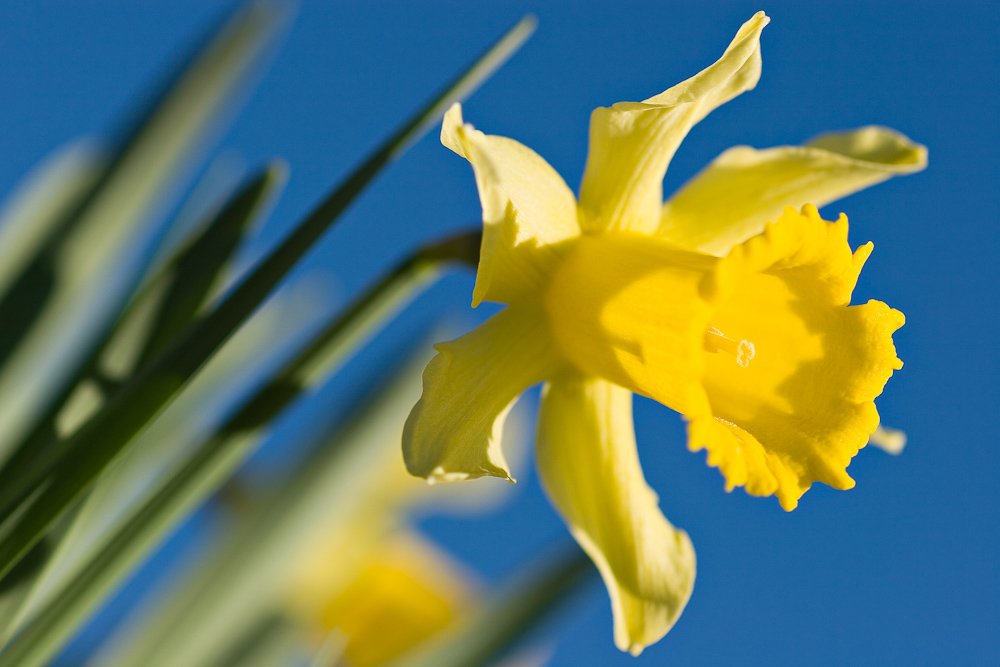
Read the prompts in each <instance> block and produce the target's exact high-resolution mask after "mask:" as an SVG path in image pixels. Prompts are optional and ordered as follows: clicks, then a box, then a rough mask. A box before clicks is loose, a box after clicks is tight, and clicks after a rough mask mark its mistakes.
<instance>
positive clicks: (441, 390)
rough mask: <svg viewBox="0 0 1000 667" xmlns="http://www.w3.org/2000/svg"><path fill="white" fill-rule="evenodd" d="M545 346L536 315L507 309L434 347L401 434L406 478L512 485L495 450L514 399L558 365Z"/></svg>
mask: <svg viewBox="0 0 1000 667" xmlns="http://www.w3.org/2000/svg"><path fill="white" fill-rule="evenodd" d="M549 341H550V338H549V335H548V331H547V330H546V324H545V322H544V318H543V317H542V316H541V315H540V314H538V313H536V312H534V311H530V310H527V309H521V308H516V307H511V308H507V309H506V310H504V311H502V312H500V313H497V314H496V315H494V316H493V317H492V318H490V319H489V320H487V321H486V322H485V323H484V324H483V325H482V326H480V327H479V328H478V329H475V330H474V331H472V332H471V333H468V334H466V335H465V336H462V337H461V338H459V339H457V340H453V341H451V342H450V343H442V344H441V345H437V346H436V348H437V350H438V354H437V355H436V356H435V357H434V358H433V359H431V361H430V363H429V364H427V368H425V369H424V390H423V395H422V396H421V397H420V400H419V401H417V404H416V405H415V406H413V410H412V411H411V412H410V416H409V417H408V418H407V420H406V425H405V426H404V427H403V459H404V460H405V462H406V469H407V470H409V471H410V474H411V475H416V476H417V477H424V478H426V479H427V481H429V482H432V483H433V482H450V481H454V480H460V479H469V478H474V477H482V476H484V475H492V476H494V477H501V478H503V479H506V480H509V481H511V482H513V481H514V480H513V479H511V477H510V472H509V471H508V469H507V461H506V459H505V458H504V455H503V451H502V450H501V448H500V435H501V433H502V431H503V422H504V419H505V418H506V416H507V412H508V411H509V410H510V407H511V405H512V404H513V402H514V399H516V398H517V397H518V395H519V394H520V393H521V392H522V391H524V390H525V389H526V388H527V387H529V386H531V385H533V384H536V383H538V382H541V381H542V380H543V379H545V378H546V377H548V376H549V375H550V374H551V373H552V372H553V370H554V367H555V365H556V364H558V363H559V361H558V356H557V354H556V353H555V352H554V348H553V346H552V344H551V343H550V342H549Z"/></svg>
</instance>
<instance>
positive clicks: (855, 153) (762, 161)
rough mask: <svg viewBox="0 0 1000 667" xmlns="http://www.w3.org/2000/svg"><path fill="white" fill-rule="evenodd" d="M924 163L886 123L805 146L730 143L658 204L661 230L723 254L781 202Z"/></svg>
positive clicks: (830, 194) (798, 201)
mask: <svg viewBox="0 0 1000 667" xmlns="http://www.w3.org/2000/svg"><path fill="white" fill-rule="evenodd" d="M926 166H927V149H926V148H925V147H924V146H921V145H920V144H917V143H914V142H913V141H911V140H910V139H909V138H908V137H906V136H905V135H902V134H900V133H899V132H896V131H895V130H891V129H889V128H887V127H878V126H875V125H871V126H868V127H862V128H859V129H856V130H850V131H848V132H834V133H830V134H824V135H820V136H819V137H816V138H815V139H813V140H811V141H810V142H808V143H807V144H806V145H805V146H778V147H775V148H768V149H765V150H757V149H755V148H751V147H749V146H735V147H733V148H730V149H729V150H727V151H725V152H724V153H722V154H721V155H720V156H719V157H717V158H716V159H715V160H713V161H712V163H711V164H709V165H708V166H707V167H706V168H705V169H704V170H702V172H701V173H699V174H698V175H697V176H695V177H694V178H693V179H691V180H690V181H689V182H688V183H687V184H685V185H684V187H682V188H681V189H680V190H678V191H677V192H676V193H675V194H674V196H673V197H672V198H671V199H670V200H669V201H668V202H667V203H666V205H665V206H664V207H663V213H662V217H661V221H660V229H659V232H658V233H659V235H660V236H663V237H665V238H668V239H670V240H671V241H675V242H677V243H680V244H682V245H685V246H687V247H689V248H694V249H696V250H701V251H702V252H708V253H712V254H714V255H719V256H723V255H725V254H726V253H728V252H729V250H730V249H731V248H732V247H733V246H735V245H737V244H739V243H742V242H743V241H745V240H747V239H748V238H750V237H752V236H755V235H757V234H759V233H760V232H761V231H763V229H764V224H765V223H766V222H768V221H770V220H775V219H777V218H778V217H779V216H780V215H781V212H782V211H783V210H784V209H785V207H787V206H791V207H793V208H796V209H798V208H801V207H802V205H803V204H815V205H816V206H817V207H819V206H824V205H826V204H828V203H830V202H832V201H836V200H837V199H840V198H842V197H846V196H847V195H849V194H852V193H854V192H857V191H858V190H863V189H865V188H867V187H870V186H872V185H876V184H877V183H881V182H882V181H885V180H888V179H890V178H892V177H893V176H901V175H904V174H912V173H914V172H917V171H920V170H922V169H924V168H925V167H926Z"/></svg>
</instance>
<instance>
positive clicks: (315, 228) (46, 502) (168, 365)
mask: <svg viewBox="0 0 1000 667" xmlns="http://www.w3.org/2000/svg"><path fill="white" fill-rule="evenodd" d="M532 29H533V22H532V21H531V20H528V19H526V20H525V21H522V22H521V23H519V24H518V25H517V26H515V28H514V29H513V30H512V31H511V32H510V33H509V34H508V35H507V36H505V37H504V38H502V39H501V40H500V41H499V42H498V43H497V45H495V46H494V47H493V48H492V49H491V50H489V51H487V53H486V54H485V55H484V56H483V57H482V58H480V60H479V61H477V62H476V63H474V64H473V65H472V66H471V67H470V68H468V69H467V70H466V72H465V73H463V74H462V75H460V76H459V77H458V78H457V79H456V80H455V81H454V82H453V83H452V85H450V86H449V87H448V88H447V89H445V90H444V91H443V92H442V93H441V94H439V95H438V96H437V97H436V98H434V99H433V100H432V101H431V102H430V103H428V104H427V105H426V106H425V107H424V108H423V109H422V110H421V111H419V112H418V113H417V114H416V115H415V116H414V117H413V118H411V119H410V120H409V121H408V122H407V123H406V124H405V125H404V126H403V127H402V128H401V129H400V130H399V131H397V132H396V133H395V134H394V135H393V136H392V137H390V138H389V139H388V140H387V141H386V142H385V143H384V144H383V145H382V146H381V147H380V148H379V149H377V150H376V151H375V152H374V154H372V155H371V156H370V157H369V158H368V159H367V160H365V162H364V163H362V165H361V166H359V167H358V168H357V169H356V170H355V171H354V172H353V173H352V174H351V175H350V176H349V177H348V178H347V179H346V180H345V181H344V182H343V183H342V184H341V185H340V186H339V187H338V188H336V189H335V190H334V191H333V193H332V194H330V196H329V197H327V199H326V200H325V201H323V202H322V203H321V204H320V205H319V206H318V207H317V208H316V209H315V210H314V211H313V212H312V214H310V215H309V216H308V217H307V218H306V219H305V220H304V221H302V222H301V223H300V224H299V225H298V226H297V227H296V228H295V229H294V231H293V232H292V233H291V234H290V235H289V236H288V237H287V238H286V239H285V240H284V241H283V242H282V243H281V244H280V245H279V246H278V247H277V248H276V249H275V250H273V251H272V252H271V253H270V254H269V255H268V256H267V257H266V258H265V259H264V260H263V261H261V262H260V263H259V264H258V265H257V266H256V267H255V268H254V269H253V270H252V271H250V272H249V273H248V275H247V276H246V277H245V278H244V279H243V280H242V281H241V282H240V283H239V284H238V285H237V286H236V287H235V288H234V289H233V290H232V291H231V292H230V293H229V294H228V296H227V297H226V298H225V299H223V301H222V302H221V303H219V305H218V306H217V307H216V308H215V309H214V310H212V311H210V312H209V313H207V314H206V315H205V317H203V318H202V319H200V320H198V321H197V322H196V323H195V324H194V325H193V326H192V327H191V328H190V329H188V331H187V333H186V334H185V335H184V336H183V337H182V338H181V339H180V340H179V341H178V342H177V343H176V344H174V345H172V346H171V347H170V348H169V349H167V350H166V351H165V352H164V353H163V354H162V355H160V356H159V357H157V358H156V360H154V361H153V362H152V363H151V364H150V365H149V366H147V367H146V368H145V369H143V370H141V371H140V372H139V373H138V374H137V375H136V376H135V377H134V378H133V379H131V380H130V381H129V382H128V383H127V384H126V386H125V387H124V388H123V390H122V392H121V393H120V394H119V396H117V397H116V398H115V399H114V400H111V401H109V402H108V403H107V404H106V405H105V407H104V408H103V409H102V410H101V411H100V412H98V413H97V414H96V415H95V416H94V417H93V418H92V419H90V420H89V421H88V422H87V423H86V424H85V425H84V426H83V427H82V428H81V429H80V430H79V431H78V432H77V433H76V434H75V435H74V436H72V437H71V438H70V440H69V442H67V453H66V455H65V456H64V457H63V459H62V461H61V462H60V463H59V465H58V467H57V468H56V470H55V471H54V473H53V474H52V475H51V476H50V478H49V479H48V480H47V483H46V484H45V486H44V488H42V489H41V490H40V491H39V493H38V497H37V498H36V499H35V500H34V501H33V502H32V503H31V505H30V506H29V507H27V509H26V510H25V511H24V513H23V515H22V516H20V517H18V519H17V520H16V523H15V524H14V525H13V526H12V528H11V532H10V533H9V534H8V536H7V538H6V539H4V541H3V542H2V543H0V576H2V575H3V574H5V573H6V572H8V571H9V570H10V568H11V567H13V565H14V564H15V563H16V562H17V561H18V559H19V558H20V557H21V556H22V555H23V554H24V553H25V552H26V551H27V550H28V549H29V548H30V547H31V546H32V545H33V544H34V543H35V542H36V541H37V540H38V539H40V538H41V536H42V535H44V533H45V531H46V529H47V528H48V526H49V525H50V524H51V523H52V521H53V520H54V519H55V518H56V517H58V516H59V515H60V514H61V513H62V512H63V511H65V509H66V508H67V507H68V506H69V505H70V504H72V503H73V502H74V500H75V499H76V498H77V497H79V495H80V494H81V493H83V492H84V491H85V490H86V489H87V488H88V487H89V486H90V485H91V484H92V483H93V481H94V480H95V479H96V477H97V476H98V475H99V474H100V473H101V471H102V470H104V468H105V467H106V466H107V465H108V464H109V463H110V462H111V461H112V460H114V458H115V457H116V456H117V455H118V453H119V452H120V451H121V450H122V449H123V448H124V447H125V446H126V445H127V444H128V443H129V441H131V440H132V438H133V437H134V436H135V435H136V434H137V433H138V432H139V431H140V430H141V429H142V428H143V427H144V426H145V425H146V424H147V423H148V422H149V421H150V419H152V418H153V416H154V415H156V414H157V412H159V411H160V410H161V409H162V407H163V405H164V404H166V403H167V402H168V401H169V400H170V398H171V397H172V396H173V395H174V394H175V393H176V392H177V391H178V390H179V389H180V388H181V387H182V386H183V384H184V383H185V382H186V381H187V380H188V379H189V378H191V376H192V375H194V373H195V372H196V371H197V370H198V368H200V367H201V366H202V364H204V363H205V361H206V360H207V359H208V358H209V357H210V356H211V355H212V354H213V353H214V352H215V351H216V350H217V349H218V348H219V347H220V346H221V345H222V343H223V342H224V341H225V340H226V339H227V338H228V337H229V335H230V334H232V332H233V331H235V330H236V329H237V328H238V327H239V326H240V324H242V322H243V321H244V320H246V318H247V317H248V316H249V315H250V314H251V313H252V312H253V311H254V310H255V309H256V308H257V306H258V305H260V303H261V302H262V301H263V300H264V299H265V298H266V297H267V295H268V294H269V293H270V292H271V290H272V289H274V287H275V286H276V285H277V284H278V283H279V282H280V281H281V280H282V278H284V276H285V275H286V274H287V273H288V271H289V270H291V268H292V267H294V266H295V264H296V263H297V262H298V260H299V259H301V257H302V256H303V255H304V254H305V253H306V252H307V251H308V250H309V249H310V248H311V247H312V245H313V244H314V243H315V242H316V241H317V240H318V239H319V238H320V236H321V235H322V234H323V232H325V231H326V230H327V229H328V228H329V227H330V226H331V225H332V223H333V222H334V220H335V219H336V218H337V217H338V216H339V214H340V213H342V212H343V211H344V209H345V208H346V207H347V206H348V204H349V203H350V202H351V201H352V200H353V199H354V197H356V196H357V195H358V194H359V193H360V192H361V190H362V189H364V187H365V186H366V185H367V184H368V183H369V182H370V181H371V180H372V179H373V178H374V177H375V175H376V174H377V173H378V172H379V171H380V170H381V168H382V167H383V166H385V165H386V164H387V163H388V162H389V161H390V160H391V159H392V158H394V157H396V156H397V155H398V154H399V152H400V151H401V150H402V149H403V148H404V147H405V146H407V145H408V144H409V143H411V142H412V141H413V140H415V139H416V138H417V137H418V136H419V135H420V133H421V132H423V131H425V130H426V128H427V127H428V126H429V124H430V123H432V122H434V121H435V120H436V119H437V118H438V117H439V116H440V115H441V111H442V110H443V109H444V108H446V107H447V106H449V105H450V104H451V103H452V102H453V101H455V100H456V99H458V98H459V96H460V95H464V94H467V93H468V92H470V91H471V90H472V89H473V88H474V87H475V86H477V85H479V84H480V83H481V82H482V80H483V78H484V77H485V76H487V75H488V74H490V73H492V71H493V70H494V69H495V68H496V67H497V66H498V64H499V62H502V61H503V60H504V59H506V58H507V57H509V56H510V55H511V53H512V51H513V50H514V49H516V48H517V47H518V46H519V45H520V44H521V43H522V42H523V41H524V39H526V38H527V35H528V34H529V33H530V32H531V30H532Z"/></svg>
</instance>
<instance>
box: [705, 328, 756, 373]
mask: <svg viewBox="0 0 1000 667" xmlns="http://www.w3.org/2000/svg"><path fill="white" fill-rule="evenodd" d="M704 347H705V351H706V352H726V353H728V354H731V355H733V356H734V357H736V363H738V364H739V365H740V366H743V367H744V368H746V367H747V366H749V365H750V360H751V359H753V355H754V354H755V350H754V347H753V343H751V342H750V341H748V340H740V341H736V340H733V339H732V338H728V337H726V336H725V335H723V333H722V332H721V331H719V330H718V329H716V328H715V327H709V328H708V331H706V332H705V342H704Z"/></svg>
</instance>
